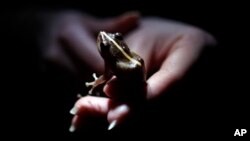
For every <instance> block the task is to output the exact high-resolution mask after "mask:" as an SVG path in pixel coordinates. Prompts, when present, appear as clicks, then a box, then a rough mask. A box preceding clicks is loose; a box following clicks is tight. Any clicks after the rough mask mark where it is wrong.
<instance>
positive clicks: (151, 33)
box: [71, 18, 215, 131]
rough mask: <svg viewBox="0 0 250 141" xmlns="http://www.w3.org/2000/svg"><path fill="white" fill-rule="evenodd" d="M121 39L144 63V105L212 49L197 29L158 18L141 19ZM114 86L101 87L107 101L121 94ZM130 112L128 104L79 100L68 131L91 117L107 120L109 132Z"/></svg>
mask: <svg viewBox="0 0 250 141" xmlns="http://www.w3.org/2000/svg"><path fill="white" fill-rule="evenodd" d="M125 39H126V41H127V43H128V45H129V47H130V48H131V50H133V51H135V52H136V53H138V54H139V55H140V56H141V57H142V58H143V59H144V61H145V64H146V73H147V76H148V79H147V91H146V97H147V100H148V101H150V100H152V99H155V98H157V97H159V96H160V95H162V94H164V93H165V92H166V91H167V90H168V88H169V87H170V86H171V85H172V84H173V83H174V82H176V81H177V80H179V79H181V78H182V76H183V75H185V72H186V71H187V70H188V68H190V66H191V65H192V64H193V63H194V62H195V61H196V60H197V59H198V57H199V55H200V53H201V51H202V49H203V48H204V47H205V46H212V45H215V39H214V38H213V37H212V36H211V35H210V34H208V33H206V32H205V31H203V30H201V29H198V28H197V27H193V26H190V25H186V24H183V23H178V22H174V21H169V20H164V19H160V18H145V19H142V20H141V21H140V25H139V27H138V28H136V29H135V30H133V31H132V32H130V33H129V34H127V35H126V37H125ZM150 74H152V75H150ZM116 84H117V83H116V80H114V79H113V80H112V81H111V82H110V83H109V84H108V85H106V86H105V87H104V92H105V93H106V94H107V95H109V96H110V97H112V96H114V95H117V94H120V93H123V92H122V91H120V92H119V89H116V87H117V85H116ZM133 108H134V107H131V105H130V104H128V103H117V102H115V101H114V100H112V99H109V98H96V97H90V96H87V97H83V98H81V99H80V100H78V101H77V103H76V105H75V108H73V109H72V111H71V113H72V114H76V116H75V117H74V119H73V122H72V125H74V126H72V127H71V131H73V130H74V129H75V127H77V126H78V125H79V123H80V122H81V123H82V122H87V121H88V120H86V119H88V118H91V117H92V116H102V117H106V116H107V118H108V121H109V122H110V123H111V124H110V126H109V129H112V128H113V127H114V126H115V125H116V124H119V123H121V122H122V121H123V120H124V119H125V118H126V117H127V116H128V115H129V114H130V113H131V110H132V109H133ZM83 119H84V120H83Z"/></svg>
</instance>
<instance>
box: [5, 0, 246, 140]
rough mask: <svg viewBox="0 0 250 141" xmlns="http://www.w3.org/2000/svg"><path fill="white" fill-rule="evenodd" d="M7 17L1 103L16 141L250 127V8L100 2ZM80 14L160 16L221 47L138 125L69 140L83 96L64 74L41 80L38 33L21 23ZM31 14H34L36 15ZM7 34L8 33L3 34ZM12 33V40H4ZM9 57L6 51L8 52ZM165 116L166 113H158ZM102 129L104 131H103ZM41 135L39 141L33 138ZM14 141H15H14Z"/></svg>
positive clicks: (227, 133)
mask: <svg viewBox="0 0 250 141" xmlns="http://www.w3.org/2000/svg"><path fill="white" fill-rule="evenodd" d="M2 7H3V8H2V10H3V12H2V13H3V16H2V17H3V18H2V19H1V20H2V22H1V23H2V24H3V26H2V27H3V31H4V32H3V33H4V34H2V35H3V36H4V37H3V38H2V39H4V40H3V46H2V47H3V48H4V51H3V52H2V53H3V54H2V57H3V59H2V60H3V62H4V63H3V69H2V70H3V73H2V74H4V76H5V77H3V79H2V80H3V82H4V84H7V85H6V87H5V85H4V88H3V95H4V96H7V98H8V101H6V102H5V103H3V107H4V109H5V110H4V111H5V112H4V113H5V114H4V115H3V117H5V118H6V119H8V120H7V121H8V122H6V123H7V126H6V130H7V131H10V132H11V133H12V134H13V136H17V137H22V136H24V137H26V138H27V137H28V138H31V139H40V138H44V139H59V138H63V139H65V140H84V139H86V138H87V139H88V140H89V139H92V140H94V139H119V138H121V139H125V138H126V139H127V138H128V139H134V138H136V137H139V138H155V139H156V140H158V139H159V138H161V137H163V138H164V139H168V138H170V137H196V136H203V137H206V136H224V137H233V134H234V131H235V129H241V128H246V129H248V130H249V128H248V125H247V121H248V120H247V119H249V118H248V116H247V110H248V111H249V108H247V103H248V99H247V94H248V93H247V92H246V91H245V90H247V89H246V88H247V83H245V81H244V80H246V81H247V80H248V74H247V72H248V71H247V66H248V64H249V63H247V62H248V60H247V56H248V54H247V53H248V52H247V50H246V49H247V48H248V46H249V45H248V44H247V42H248V39H247V37H248V36H249V35H247V34H246V33H247V32H248V31H247V29H248V27H247V24H246V20H245V19H246V18H247V16H246V15H247V14H246V13H247V12H246V9H245V8H244V4H239V3H237V4H236V3H230V2H227V3H218V2H203V1H202V2H198V3H189V2H185V3H182V2H180V1H175V2H168V1H158V0H154V1H147V2H146V1H136V2H135V1H131V0H126V1H121V0H111V1H99V2H89V3H88V4H87V3H85V2H84V1H82V2H73V1H71V2H66V1H60V2H58V3H57V4H53V5H52V4H50V5H43V4H29V3H16V4H6V5H2ZM51 9H53V10H55V9H75V10H81V11H84V12H87V13H89V14H92V15H95V16H98V17H108V16H116V15H119V14H121V13H123V12H124V11H128V10H138V11H140V12H141V13H142V15H143V16H160V17H164V18H169V19H174V20H178V21H183V22H185V23H189V24H192V25H196V26H198V27H201V28H203V29H205V30H206V31H208V32H210V33H211V34H212V35H214V36H215V38H216V39H217V41H218V45H217V46H216V47H215V48H209V49H207V50H205V52H204V53H203V55H202V56H201V58H200V60H199V61H198V62H197V63H196V64H195V65H194V66H193V67H192V69H191V70H190V72H189V73H188V74H187V76H186V77H185V78H184V79H183V80H182V81H181V82H180V83H178V84H177V85H176V86H175V87H173V88H172V89H171V90H170V92H168V94H166V95H165V96H164V97H162V98H161V100H159V101H157V102H156V103H155V104H154V105H150V106H148V107H147V108H148V110H147V111H146V112H145V113H144V115H143V116H139V117H138V119H139V120H136V121H135V123H136V125H134V124H135V123H133V122H132V124H131V123H130V124H128V126H126V127H123V128H118V129H117V130H114V131H111V132H107V131H102V130H99V129H91V130H89V131H85V132H83V133H81V134H71V133H69V132H68V127H69V125H70V120H71V117H72V116H71V115H69V113H68V111H69V110H70V108H72V106H73V103H74V101H75V100H76V99H75V93H76V92H77V91H78V90H79V89H80V88H81V86H82V85H81V83H82V82H81V80H76V79H75V78H72V77H71V76H67V75H65V72H61V71H58V70H57V69H55V68H53V67H52V69H51V70H50V71H49V72H46V73H44V72H41V70H40V69H39V67H38V64H39V54H38V53H37V50H36V48H34V46H36V39H34V36H32V34H34V33H35V32H36V25H35V24H34V23H33V22H32V20H31V21H28V22H24V23H25V24H22V23H21V22H20V19H21V18H20V17H21V16H20V15H21V14H20V13H22V12H24V11H32V12H34V13H35V12H36V11H39V10H45V11H46V10H51ZM32 14H33V13H31V15H32ZM5 27H7V28H5ZM5 31H6V32H5ZM5 49H6V51H5ZM159 109H160V110H159ZM100 124H102V123H100ZM32 135H35V137H32ZM13 136H9V137H13Z"/></svg>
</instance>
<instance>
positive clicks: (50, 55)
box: [44, 43, 76, 73]
mask: <svg viewBox="0 0 250 141" xmlns="http://www.w3.org/2000/svg"><path fill="white" fill-rule="evenodd" d="M44 58H45V60H46V61H48V62H49V63H53V64H54V65H56V66H59V67H61V68H66V69H67V70H68V71H71V72H73V73H76V68H75V66H74V65H73V63H72V61H71V60H70V58H69V57H68V56H67V54H65V52H64V51H63V49H62V48H60V47H59V45H58V44H56V43H51V45H49V47H48V50H47V51H46V52H45V53H44Z"/></svg>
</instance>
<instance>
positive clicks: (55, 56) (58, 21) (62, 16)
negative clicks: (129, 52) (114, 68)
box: [38, 11, 139, 78]
mask: <svg viewBox="0 0 250 141" xmlns="http://www.w3.org/2000/svg"><path fill="white" fill-rule="evenodd" d="M38 19H40V23H43V24H42V25H43V28H42V30H41V31H42V33H40V39H39V41H40V43H39V45H40V49H41V54H42V57H43V58H44V59H45V60H47V61H48V62H49V63H52V64H53V65H56V66H59V67H61V68H63V69H66V70H68V71H70V72H73V73H74V74H77V75H78V76H79V75H80V76H83V78H86V76H91V75H90V74H92V73H93V72H99V73H102V72H103V70H104V62H103V59H102V58H101V56H100V55H99V53H98V51H97V47H96V36H97V34H98V32H99V31H100V30H105V31H109V32H121V33H124V34H125V33H127V32H129V31H130V30H131V29H133V28H135V27H136V26H137V24H138V19H139V14H138V13H136V12H130V13H125V14H124V15H121V16H119V17H115V18H106V19H97V18H94V17H92V16H89V15H85V14H82V13H78V12H75V11H64V12H58V13H43V14H41V16H40V17H39V18H38Z"/></svg>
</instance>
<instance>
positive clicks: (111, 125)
mask: <svg viewBox="0 0 250 141" xmlns="http://www.w3.org/2000/svg"><path fill="white" fill-rule="evenodd" d="M116 125H117V120H113V121H112V122H111V123H110V124H109V127H108V130H111V129H113V128H114V127H115V126H116Z"/></svg>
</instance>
